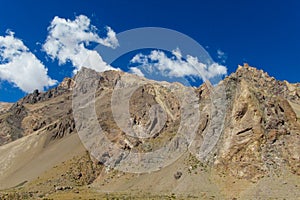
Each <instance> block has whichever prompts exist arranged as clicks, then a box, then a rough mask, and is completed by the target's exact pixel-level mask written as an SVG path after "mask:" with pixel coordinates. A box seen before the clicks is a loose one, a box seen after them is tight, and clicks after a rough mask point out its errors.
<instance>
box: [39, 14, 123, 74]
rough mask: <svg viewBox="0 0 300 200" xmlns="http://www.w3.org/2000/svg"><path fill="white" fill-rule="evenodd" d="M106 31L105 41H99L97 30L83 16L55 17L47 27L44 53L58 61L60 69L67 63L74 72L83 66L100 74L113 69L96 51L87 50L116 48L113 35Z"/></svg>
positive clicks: (110, 31) (112, 32)
mask: <svg viewBox="0 0 300 200" xmlns="http://www.w3.org/2000/svg"><path fill="white" fill-rule="evenodd" d="M106 31H107V33H106V37H105V38H101V37H100V36H99V35H98V34H97V28H96V27H95V26H93V25H91V21H90V19H89V18H88V17H86V16H84V15H79V16H77V17H76V18H75V20H70V19H64V18H60V17H57V16H56V17H54V19H53V20H52V22H51V24H50V26H49V27H48V32H49V33H48V36H47V39H46V41H45V43H44V45H43V50H44V51H45V52H46V53H47V54H48V55H49V56H50V57H51V58H52V59H53V60H54V59H58V61H59V64H60V65H62V64H65V63H66V62H67V61H70V62H71V63H72V64H73V66H74V67H75V70H74V72H76V71H77V70H80V68H81V67H83V66H85V67H88V68H92V69H94V70H96V71H99V72H101V71H105V70H110V69H114V68H113V67H111V66H110V65H108V64H107V63H106V62H105V61H103V59H102V57H101V56H100V55H99V54H98V53H97V51H94V50H90V49H88V48H87V47H88V46H89V45H90V43H96V44H101V45H104V46H107V47H111V48H116V47H117V46H118V45H119V43H118V40H117V38H116V33H115V32H114V31H113V30H112V29H111V28H110V27H106Z"/></svg>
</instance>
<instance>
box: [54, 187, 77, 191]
mask: <svg viewBox="0 0 300 200" xmlns="http://www.w3.org/2000/svg"><path fill="white" fill-rule="evenodd" d="M72 189H73V187H72V186H56V187H55V191H65V190H72Z"/></svg>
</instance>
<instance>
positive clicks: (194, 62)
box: [130, 49, 227, 81]
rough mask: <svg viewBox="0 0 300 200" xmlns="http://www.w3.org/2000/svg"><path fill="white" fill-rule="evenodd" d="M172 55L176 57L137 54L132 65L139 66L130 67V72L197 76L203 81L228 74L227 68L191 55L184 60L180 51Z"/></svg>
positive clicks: (173, 52) (170, 75)
mask: <svg viewBox="0 0 300 200" xmlns="http://www.w3.org/2000/svg"><path fill="white" fill-rule="evenodd" d="M172 54H173V55H174V56H173V57H171V58H170V57H168V56H167V55H166V54H165V53H164V52H163V51H158V50H153V51H151V53H150V54H149V55H144V54H137V55H135V56H134V57H133V58H132V59H131V61H130V63H131V64H138V66H135V67H130V71H131V72H133V73H135V74H138V75H140V76H142V75H143V76H144V73H143V72H146V73H147V74H149V73H153V72H159V73H161V75H163V76H166V77H176V78H180V77H185V76H195V77H199V78H201V79H202V80H203V81H206V80H209V79H213V78H215V77H217V76H223V75H226V74H227V68H226V67H225V66H223V65H219V64H218V63H213V64H210V65H207V64H204V63H201V62H200V61H199V60H198V58H197V57H193V56H190V55H187V57H186V59H185V60H184V59H182V55H181V52H180V49H176V50H174V51H172Z"/></svg>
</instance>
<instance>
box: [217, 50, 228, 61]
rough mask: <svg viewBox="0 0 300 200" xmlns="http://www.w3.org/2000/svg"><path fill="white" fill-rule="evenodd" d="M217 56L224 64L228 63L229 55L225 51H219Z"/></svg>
mask: <svg viewBox="0 0 300 200" xmlns="http://www.w3.org/2000/svg"><path fill="white" fill-rule="evenodd" d="M217 56H218V59H219V60H220V61H221V62H222V63H226V60H227V55H226V53H225V52H224V51H222V50H221V49H218V50H217Z"/></svg>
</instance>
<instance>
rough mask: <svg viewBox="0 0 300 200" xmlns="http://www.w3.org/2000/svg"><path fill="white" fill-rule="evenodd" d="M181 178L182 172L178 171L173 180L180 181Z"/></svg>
mask: <svg viewBox="0 0 300 200" xmlns="http://www.w3.org/2000/svg"><path fill="white" fill-rule="evenodd" d="M181 176H182V172H180V171H178V172H176V173H175V174H174V178H175V179H176V180H178V179H180V178H181Z"/></svg>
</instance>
